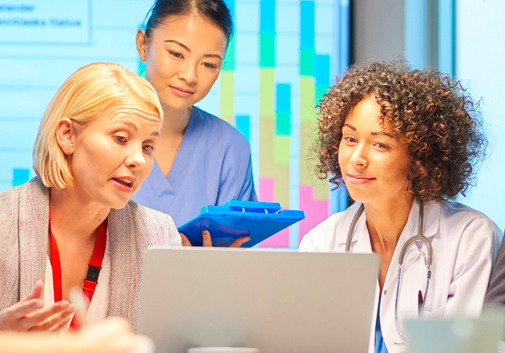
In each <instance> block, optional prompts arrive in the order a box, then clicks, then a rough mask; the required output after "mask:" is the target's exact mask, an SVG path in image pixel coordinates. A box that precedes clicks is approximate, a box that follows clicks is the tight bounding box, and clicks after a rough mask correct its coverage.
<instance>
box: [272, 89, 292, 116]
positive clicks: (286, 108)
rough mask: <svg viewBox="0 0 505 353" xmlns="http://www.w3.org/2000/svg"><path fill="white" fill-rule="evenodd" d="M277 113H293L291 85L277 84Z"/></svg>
mask: <svg viewBox="0 0 505 353" xmlns="http://www.w3.org/2000/svg"><path fill="white" fill-rule="evenodd" d="M275 112H276V113H291V85H290V84H287V83H278V84H277V107H276V108H275Z"/></svg>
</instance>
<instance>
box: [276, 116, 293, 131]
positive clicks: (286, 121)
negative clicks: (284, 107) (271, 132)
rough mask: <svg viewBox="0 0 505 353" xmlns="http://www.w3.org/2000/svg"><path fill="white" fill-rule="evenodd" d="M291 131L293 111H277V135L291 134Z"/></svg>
mask: <svg viewBox="0 0 505 353" xmlns="http://www.w3.org/2000/svg"><path fill="white" fill-rule="evenodd" d="M290 132H291V113H276V115H275V135H276V136H289V135H290Z"/></svg>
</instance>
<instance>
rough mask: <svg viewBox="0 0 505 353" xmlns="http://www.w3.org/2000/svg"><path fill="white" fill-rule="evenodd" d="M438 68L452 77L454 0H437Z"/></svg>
mask: <svg viewBox="0 0 505 353" xmlns="http://www.w3.org/2000/svg"><path fill="white" fill-rule="evenodd" d="M438 70H439V71H440V72H443V73H446V74H449V75H451V77H454V0H445V1H439V2H438Z"/></svg>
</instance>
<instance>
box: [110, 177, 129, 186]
mask: <svg viewBox="0 0 505 353" xmlns="http://www.w3.org/2000/svg"><path fill="white" fill-rule="evenodd" d="M112 179H113V180H114V181H116V182H118V183H119V184H121V185H124V186H126V187H129V188H131V187H133V183H132V181H131V180H125V179H116V178H112Z"/></svg>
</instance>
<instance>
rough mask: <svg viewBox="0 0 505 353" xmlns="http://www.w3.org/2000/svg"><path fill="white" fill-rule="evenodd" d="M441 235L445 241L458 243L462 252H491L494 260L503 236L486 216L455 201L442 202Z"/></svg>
mask: <svg viewBox="0 0 505 353" xmlns="http://www.w3.org/2000/svg"><path fill="white" fill-rule="evenodd" d="M439 233H440V235H442V237H443V238H444V239H446V240H448V241H450V242H457V243H458V248H459V249H460V250H463V249H465V250H466V249H468V250H469V251H472V252H483V253H488V251H489V250H491V254H492V256H493V258H495V257H496V255H497V252H498V248H499V244H500V241H501V238H502V234H503V233H502V231H501V230H500V228H499V227H498V226H497V225H496V223H495V222H493V221H492V220H491V219H490V218H488V217H487V216H486V215H485V214H483V213H482V212H479V211H477V210H474V209H473V208H471V207H468V206H466V205H464V204H461V203H459V202H454V201H442V202H440V229H439ZM442 237H441V238H442Z"/></svg>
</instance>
